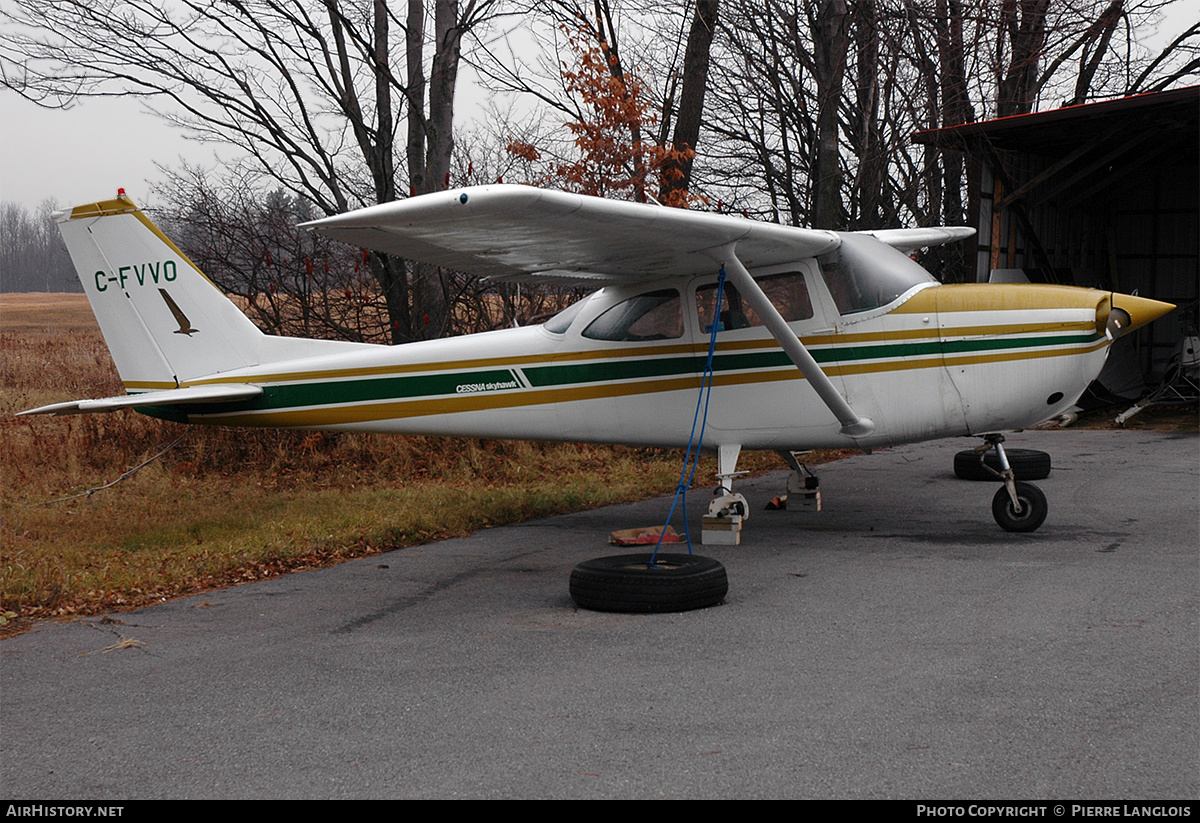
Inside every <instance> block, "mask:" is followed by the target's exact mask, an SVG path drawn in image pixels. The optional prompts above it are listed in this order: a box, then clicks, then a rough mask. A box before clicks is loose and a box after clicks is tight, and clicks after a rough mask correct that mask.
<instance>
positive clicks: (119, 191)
mask: <svg viewBox="0 0 1200 823" xmlns="http://www.w3.org/2000/svg"><path fill="white" fill-rule="evenodd" d="M124 196H125V189H124V188H119V189H117V197H124Z"/></svg>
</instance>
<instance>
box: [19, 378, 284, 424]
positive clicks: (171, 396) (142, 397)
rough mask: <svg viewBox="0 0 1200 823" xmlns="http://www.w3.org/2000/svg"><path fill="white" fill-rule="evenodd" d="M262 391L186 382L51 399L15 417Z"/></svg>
mask: <svg viewBox="0 0 1200 823" xmlns="http://www.w3.org/2000/svg"><path fill="white" fill-rule="evenodd" d="M262 393H263V390H262V387H260V386H251V385H248V384H245V383H229V384H224V385H215V386H189V387H187V388H184V389H166V390H164V391H148V392H141V393H140V394H122V395H118V396H117V397H102V398H97V399H94V400H69V401H67V402H66V403H52V404H51V405H49V406H40V407H38V408H36V409H29V410H27V411H23V412H17V417H20V416H22V415H26V414H52V415H62V414H89V413H91V412H109V411H116V410H117V409H128V408H135V407H138V406H186V405H192V404H203V403H228V402H232V401H234V400H249V399H250V398H252V397H258V396H259V395H260V394H262Z"/></svg>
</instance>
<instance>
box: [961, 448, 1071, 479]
mask: <svg viewBox="0 0 1200 823" xmlns="http://www.w3.org/2000/svg"><path fill="white" fill-rule="evenodd" d="M1004 453H1005V454H1006V455H1007V456H1008V465H1010V466H1012V470H1013V476H1014V477H1016V479H1017V480H1044V479H1045V478H1047V477H1049V476H1050V455H1048V454H1046V452H1043V451H1038V450H1037V449H1005V450H1004ZM985 465H987V466H989V467H990V468H992V469H995V470H996V471H997V472H998V471H1000V456H999V455H998V454H996V452H994V451H989V452H984V455H983V460H982V461H980V459H979V452H974V451H962V452H959V453H958V454H956V455H954V474H955V475H956V476H957V477H961V478H962V479H963V480H995V479H996V475H994V474H992V473H991V472H989V471H988V470H987V469H985V468H984V466H985Z"/></svg>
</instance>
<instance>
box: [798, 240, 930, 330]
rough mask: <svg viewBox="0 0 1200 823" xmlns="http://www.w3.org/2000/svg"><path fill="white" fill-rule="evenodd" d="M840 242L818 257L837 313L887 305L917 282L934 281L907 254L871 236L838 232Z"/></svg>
mask: <svg viewBox="0 0 1200 823" xmlns="http://www.w3.org/2000/svg"><path fill="white" fill-rule="evenodd" d="M839 236H840V237H841V238H842V243H841V245H840V246H838V248H837V249H836V250H834V251H832V252H830V253H829V254H826V255H822V256H821V257H820V258H818V262H819V263H820V264H821V274H822V275H824V277H825V285H826V286H828V287H829V293H830V294H831V295H832V296H833V302H834V303H835V304H837V309H838V312H839V313H840V314H854V313H856V312H863V311H869V310H870V309H875V308H878V307H880V306H886V305H887V304H888V303H890V302H892V301H893V300H895V299H896V298H897V297H899V296H900V295H902V294H904V293H905V292H906V291H908V290H909V289H911V288H912V287H913V286H916V285H918V284H920V283H934V282H936V281H935V280H934V279H933V277H932V276H930V274H929V272H927V271H925V269H923V268H921V267H920V266H919V265H917V264H916V263H915V262H913V261H912V260H911V259H909V258H908V257H907V256H906V255H904V254H901V253H900V252H898V251H896V250H895V249H893V248H892V247H891V246H889V245H887V244H885V243H881V242H879V241H878V240H875V239H874V238H871V237H864V236H861V235H856V234H840V235H839Z"/></svg>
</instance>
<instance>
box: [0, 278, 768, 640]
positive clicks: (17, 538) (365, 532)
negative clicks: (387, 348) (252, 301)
mask: <svg viewBox="0 0 1200 823" xmlns="http://www.w3.org/2000/svg"><path fill="white" fill-rule="evenodd" d="M0 385H2V386H3V393H2V395H0V469H2V471H3V483H2V485H0V623H2V625H0V632H2V633H11V632H13V631H19V630H21V629H22V628H23V627H27V626H28V625H30V623H31V621H33V620H36V619H40V618H47V617H69V616H72V615H83V614H95V613H98V612H102V611H109V610H119V609H122V608H131V607H136V606H142V605H146V604H148V603H151V602H155V601H159V600H163V599H168V598H172V597H177V596H180V595H183V594H189V593H194V592H199V591H203V590H206V589H211V588H216V587H221V586H226V585H231V584H235V583H238V582H243V581H250V580H259V579H263V578H267V577H272V576H275V575H278V574H282V573H285V572H288V571H294V570H299V569H307V568H316V567H320V566H327V565H330V564H333V563H337V562H340V561H341V560H344V559H347V558H351V557H359V556H363V555H368V554H374V553H378V552H382V551H387V550H390V549H396V548H400V547H404V546H412V545H416V544H420V543H423V542H427V541H430V540H434V539H437V538H440V537H447V536H452V535H463V534H467V533H470V532H471V531H474V530H477V529H481V528H487V527H489V526H495V525H500V524H504V523H512V522H516V521H520V520H524V519H528V518H531V517H539V516H543V515H548V514H552V513H559V512H565V511H572V510H580V509H584V508H589V507H594V506H601V505H605V504H608V503H612V502H617V501H623V500H632V499H638V498H644V497H647V496H650V495H656V494H666V493H669V492H670V491H671V490H672V489H673V488H674V484H675V482H676V480H677V476H678V472H679V468H680V461H681V459H682V454H681V453H680V452H678V451H675V450H667V451H660V450H654V449H634V448H620V447H605V446H592V445H576V444H543V443H525V442H499V441H495V442H494V441H479V440H469V439H448V438H426V437H395V436H383V435H350V434H321V433H313V432H289V431H269V430H265V431H259V430H245V429H222V428H213V427H207V426H191V427H189V426H183V425H179V424H174V423H169V422H165V421H160V420H154V419H151V418H147V417H143V416H141V415H138V414H136V413H133V412H116V413H113V414H100V415H78V416H69V417H57V418H53V417H40V416H39V417H33V418H30V417H21V418H17V417H14V416H13V415H14V414H15V413H16V412H17V411H21V410H23V409H28V408H33V407H35V406H39V405H43V404H46V403H54V402H58V401H62V400H70V399H75V398H81V397H104V396H111V395H116V394H121V393H123V390H122V387H121V384H120V381H119V380H118V378H117V374H116V371H115V369H114V368H113V365H112V361H111V360H110V358H109V355H108V350H107V349H106V347H105V346H104V343H103V340H102V339H101V337H100V332H99V329H98V328H97V326H96V323H95V320H94V319H93V318H92V314H91V311H90V310H89V309H88V307H87V302H86V299H85V298H84V297H83V295H12V294H6V295H0ZM180 438H182V439H180ZM177 440H179V442H178V444H177V445H175V446H174V448H171V449H170V450H169V451H167V452H166V454H164V455H163V456H162V457H160V458H159V459H157V460H154V461H153V462H151V463H149V465H147V466H146V467H144V468H142V469H140V470H139V471H137V472H136V473H135V474H133V475H131V476H129V477H128V478H126V479H125V480H123V481H121V482H119V483H117V484H116V485H113V486H111V487H109V488H105V489H102V490H99V491H94V492H92V493H90V494H89V493H88V491H89V490H90V489H96V488H97V487H99V486H103V485H105V484H108V483H111V482H112V481H114V480H116V479H117V478H118V477H120V476H121V475H122V473H124V472H126V471H127V470H128V469H130V468H132V467H134V466H138V465H139V464H141V463H143V462H145V461H147V460H149V459H150V458H152V457H153V456H154V455H156V454H158V453H159V452H160V451H162V450H163V449H164V448H165V447H167V446H168V445H170V444H172V443H174V442H175V441H177ZM743 463H744V465H743V466H741V468H748V469H752V470H753V469H756V468H759V469H761V468H765V467H771V468H774V467H777V466H778V458H776V457H774V456H773V455H765V456H755V455H748V456H747V458H746V459H745V460H744V461H743ZM714 470H715V468H714V465H713V463H712V461H711V460H709V461H708V462H707V463H706V464H704V465H702V466H701V467H700V469H699V471H698V472H697V475H696V477H697V478H698V483H699V484H700V485H702V486H707V485H708V484H709V483H710V482H711V477H712V473H713V471H714ZM664 514H665V512H664ZM620 525H623V526H629V525H647V524H620Z"/></svg>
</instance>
